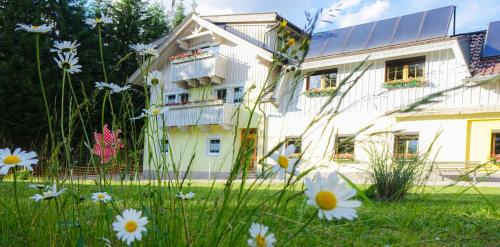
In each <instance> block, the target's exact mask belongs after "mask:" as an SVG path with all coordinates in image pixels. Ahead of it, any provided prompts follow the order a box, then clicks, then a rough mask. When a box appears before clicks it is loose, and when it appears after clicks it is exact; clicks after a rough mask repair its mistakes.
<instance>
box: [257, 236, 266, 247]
mask: <svg viewBox="0 0 500 247" xmlns="http://www.w3.org/2000/svg"><path fill="white" fill-rule="evenodd" d="M255 243H257V246H258V247H264V246H266V238H265V237H264V236H262V235H260V234H257V236H255Z"/></svg>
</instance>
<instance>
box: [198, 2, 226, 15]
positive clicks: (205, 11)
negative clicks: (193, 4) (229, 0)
mask: <svg viewBox="0 0 500 247" xmlns="http://www.w3.org/2000/svg"><path fill="white" fill-rule="evenodd" d="M196 11H197V12H198V13H199V14H200V15H224V14H232V13H234V10H233V9H232V8H231V7H230V6H227V5H226V6H225V7H223V8H220V7H216V6H215V5H213V4H209V3H207V2H202V3H199V4H198V7H197V8H196Z"/></svg>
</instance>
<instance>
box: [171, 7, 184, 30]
mask: <svg viewBox="0 0 500 247" xmlns="http://www.w3.org/2000/svg"><path fill="white" fill-rule="evenodd" d="M185 18H186V8H185V7H184V0H181V1H180V2H179V3H178V4H177V5H176V7H175V13H174V19H173V21H172V28H175V27H177V26H178V25H179V24H181V22H182V21H183V20H184V19H185Z"/></svg>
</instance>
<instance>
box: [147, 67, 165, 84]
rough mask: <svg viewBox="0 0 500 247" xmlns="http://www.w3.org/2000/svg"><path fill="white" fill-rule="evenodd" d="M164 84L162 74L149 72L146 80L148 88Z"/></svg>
mask: <svg viewBox="0 0 500 247" xmlns="http://www.w3.org/2000/svg"><path fill="white" fill-rule="evenodd" d="M164 83H165V80H164V79H163V73H161V72H160V71H158V70H155V71H152V72H149V74H148V78H147V85H148V86H157V85H160V86H161V85H163V84H164Z"/></svg>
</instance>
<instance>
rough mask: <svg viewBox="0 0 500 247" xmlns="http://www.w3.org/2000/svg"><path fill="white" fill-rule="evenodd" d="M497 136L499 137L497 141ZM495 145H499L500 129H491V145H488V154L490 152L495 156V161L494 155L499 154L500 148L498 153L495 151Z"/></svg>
mask: <svg viewBox="0 0 500 247" xmlns="http://www.w3.org/2000/svg"><path fill="white" fill-rule="evenodd" d="M497 136H498V137H497ZM497 138H498V139H499V140H498V143H497ZM497 145H498V146H500V131H493V132H491V145H490V148H491V150H490V154H491V156H492V158H495V161H496V160H497V159H496V157H497V156H500V150H499V152H498V153H497V152H496V146H497ZM499 158H500V157H499ZM497 162H498V161H497Z"/></svg>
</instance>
